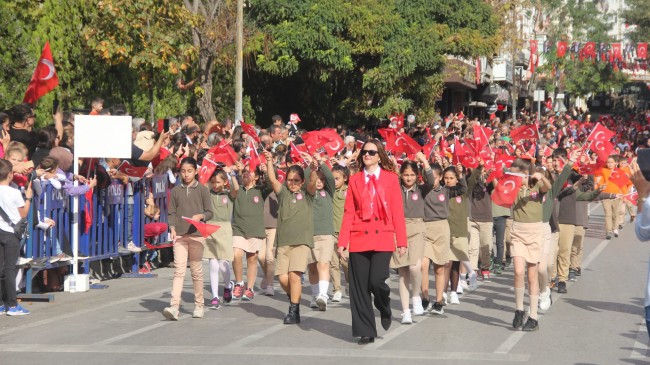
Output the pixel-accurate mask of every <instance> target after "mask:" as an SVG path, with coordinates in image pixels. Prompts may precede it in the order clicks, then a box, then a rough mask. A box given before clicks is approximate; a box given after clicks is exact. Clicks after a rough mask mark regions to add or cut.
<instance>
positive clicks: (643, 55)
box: [636, 42, 648, 60]
mask: <svg viewBox="0 0 650 365" xmlns="http://www.w3.org/2000/svg"><path fill="white" fill-rule="evenodd" d="M636 57H637V58H640V59H642V60H645V59H647V58H648V43H647V42H643V43H638V44H637V46H636Z"/></svg>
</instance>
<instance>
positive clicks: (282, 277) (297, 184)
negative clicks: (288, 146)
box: [264, 151, 318, 324]
mask: <svg viewBox="0 0 650 365" xmlns="http://www.w3.org/2000/svg"><path fill="white" fill-rule="evenodd" d="M264 154H265V157H266V163H267V165H266V170H267V172H266V173H267V177H268V179H269V183H270V184H271V186H272V188H273V191H274V192H275V194H276V195H277V196H278V204H279V205H280V207H279V209H278V225H277V236H276V245H277V249H276V264H275V273H276V275H277V276H278V281H279V282H280V285H281V286H282V289H284V291H285V292H286V293H287V295H288V296H289V312H288V313H287V315H286V316H285V317H284V320H283V322H284V324H296V323H300V295H301V294H302V284H301V282H300V281H301V277H302V274H303V273H304V272H305V270H306V269H307V259H308V257H309V255H310V249H311V248H312V247H313V246H314V221H313V217H312V215H313V212H312V210H313V208H312V205H313V201H314V194H315V193H316V180H317V179H318V175H317V174H316V170H317V169H318V164H317V162H316V160H313V161H312V163H311V166H310V167H311V171H309V169H308V173H309V175H308V178H307V179H305V171H304V170H303V169H302V167H300V166H299V165H292V166H290V167H289V169H288V170H287V178H286V185H285V184H282V183H281V182H279V181H278V179H277V178H276V177H275V171H274V170H273V157H272V155H271V152H268V151H266V152H264Z"/></svg>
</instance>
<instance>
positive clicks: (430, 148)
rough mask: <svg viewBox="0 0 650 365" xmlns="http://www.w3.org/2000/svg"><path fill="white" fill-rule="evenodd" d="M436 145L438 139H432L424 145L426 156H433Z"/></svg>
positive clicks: (423, 149)
mask: <svg viewBox="0 0 650 365" xmlns="http://www.w3.org/2000/svg"><path fill="white" fill-rule="evenodd" d="M435 145H436V141H434V140H431V141H430V142H429V143H427V144H425V145H424V146H422V152H423V153H424V156H425V157H426V158H427V160H428V159H429V158H431V152H432V151H433V148H434V147H435Z"/></svg>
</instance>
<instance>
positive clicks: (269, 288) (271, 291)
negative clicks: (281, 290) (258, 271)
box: [264, 285, 275, 297]
mask: <svg viewBox="0 0 650 365" xmlns="http://www.w3.org/2000/svg"><path fill="white" fill-rule="evenodd" d="M264 295H266V296H267V297H272V296H274V295H275V289H273V285H267V286H266V289H264Z"/></svg>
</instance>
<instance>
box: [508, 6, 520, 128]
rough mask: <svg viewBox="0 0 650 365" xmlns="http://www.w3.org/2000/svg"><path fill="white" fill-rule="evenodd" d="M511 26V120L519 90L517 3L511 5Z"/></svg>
mask: <svg viewBox="0 0 650 365" xmlns="http://www.w3.org/2000/svg"><path fill="white" fill-rule="evenodd" d="M512 27H513V32H511V33H510V34H511V37H512V38H511V41H510V54H511V56H512V91H511V92H510V95H511V96H512V120H513V121H516V120H517V100H518V99H519V92H518V90H517V66H516V63H517V56H516V53H517V37H518V34H517V5H516V3H513V6H512Z"/></svg>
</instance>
